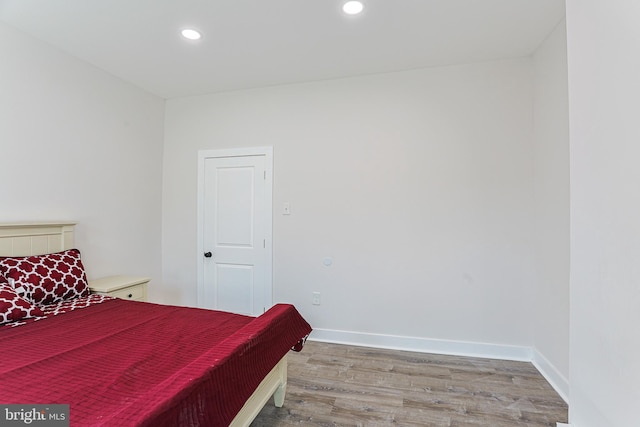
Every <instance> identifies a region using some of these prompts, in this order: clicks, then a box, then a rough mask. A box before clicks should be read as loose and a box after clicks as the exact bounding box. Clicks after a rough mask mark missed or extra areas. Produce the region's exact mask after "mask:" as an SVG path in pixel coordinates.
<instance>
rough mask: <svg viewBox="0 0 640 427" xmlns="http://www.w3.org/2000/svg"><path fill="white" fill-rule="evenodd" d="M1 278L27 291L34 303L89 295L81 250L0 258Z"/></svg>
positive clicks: (55, 301) (45, 302) (28, 298)
mask: <svg viewBox="0 0 640 427" xmlns="http://www.w3.org/2000/svg"><path fill="white" fill-rule="evenodd" d="M0 275H3V276H5V277H6V278H7V279H13V280H14V281H15V282H14V287H15V288H19V287H20V286H22V287H24V288H26V291H27V294H26V296H25V298H26V299H27V300H28V301H30V302H31V303H33V304H38V305H41V304H53V303H57V302H60V301H64V300H69V299H73V298H79V297H86V296H88V295H89V293H90V292H89V284H88V283H87V276H86V274H85V272H84V266H83V265H82V261H81V260H80V251H79V250H77V249H68V250H66V251H62V252H57V253H53V254H46V255H33V256H27V257H7V258H0Z"/></svg>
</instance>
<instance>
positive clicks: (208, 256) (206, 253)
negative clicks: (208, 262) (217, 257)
mask: <svg viewBox="0 0 640 427" xmlns="http://www.w3.org/2000/svg"><path fill="white" fill-rule="evenodd" d="M212 256H213V254H212V253H211V252H205V253H204V257H205V258H211V257H212Z"/></svg>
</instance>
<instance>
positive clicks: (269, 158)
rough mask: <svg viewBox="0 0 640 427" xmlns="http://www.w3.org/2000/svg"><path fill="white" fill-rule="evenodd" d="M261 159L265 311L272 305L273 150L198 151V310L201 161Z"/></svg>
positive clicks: (201, 262) (201, 295)
mask: <svg viewBox="0 0 640 427" xmlns="http://www.w3.org/2000/svg"><path fill="white" fill-rule="evenodd" d="M242 156H265V168H266V171H265V174H266V176H265V219H264V220H265V222H264V224H265V250H266V252H265V258H266V260H265V278H264V279H265V280H264V283H265V288H266V289H265V292H264V295H265V301H264V302H263V304H264V307H265V310H268V309H269V308H270V307H271V306H272V305H273V244H272V242H273V147H249V148H229V149H222V150H199V151H198V208H197V209H198V230H197V233H198V243H197V245H198V253H197V260H198V263H197V264H198V307H204V290H205V284H204V250H205V248H204V198H205V179H204V168H205V160H206V159H208V158H218V157H242Z"/></svg>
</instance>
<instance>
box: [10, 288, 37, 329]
mask: <svg viewBox="0 0 640 427" xmlns="http://www.w3.org/2000/svg"><path fill="white" fill-rule="evenodd" d="M43 315H44V313H43V312H42V310H41V309H40V308H39V307H36V306H35V305H33V304H31V303H30V302H29V301H27V300H26V299H24V298H22V297H21V296H20V295H18V293H17V292H16V290H15V289H14V288H13V286H11V285H9V284H8V283H0V324H3V323H8V322H14V321H16V320H22V319H28V318H30V317H36V316H43Z"/></svg>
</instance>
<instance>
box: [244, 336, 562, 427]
mask: <svg viewBox="0 0 640 427" xmlns="http://www.w3.org/2000/svg"><path fill="white" fill-rule="evenodd" d="M556 422H563V423H566V422H567V405H566V404H565V403H564V401H563V400H562V399H561V398H560V396H558V394H557V393H556V392H555V391H554V390H553V389H552V388H551V386H550V385H549V384H548V383H547V382H546V381H545V379H544V378H543V377H542V375H540V373H539V372H538V371H537V370H536V369H535V368H534V367H533V365H531V364H530V363H526V362H509V361H501V360H490V359H477V358H468V357H458V356H441V355H432V354H423V353H411V352H403V351H395V350H380V349H371V348H365V347H353V346H345V345H336V344H326V343H318V342H307V344H306V345H305V347H304V349H303V350H302V352H301V353H293V352H291V353H290V354H289V380H288V387H287V395H286V399H285V402H284V406H283V407H282V408H276V407H275V406H274V405H273V401H271V402H269V403H267V405H266V406H265V408H264V409H263V410H262V412H260V414H259V415H258V417H257V418H256V420H255V421H254V422H253V423H252V424H251V426H252V427H260V426H265V427H266V426H268V427H276V426H374V427H375V426H434V427H440V426H450V427H454V426H455V427H462V426H468V427H478V426H491V427H515V426H528V427H538V426H552V427H555V426H556Z"/></svg>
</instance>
